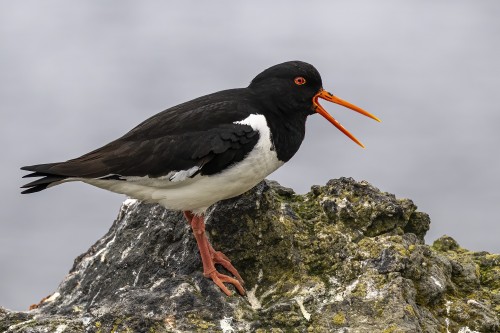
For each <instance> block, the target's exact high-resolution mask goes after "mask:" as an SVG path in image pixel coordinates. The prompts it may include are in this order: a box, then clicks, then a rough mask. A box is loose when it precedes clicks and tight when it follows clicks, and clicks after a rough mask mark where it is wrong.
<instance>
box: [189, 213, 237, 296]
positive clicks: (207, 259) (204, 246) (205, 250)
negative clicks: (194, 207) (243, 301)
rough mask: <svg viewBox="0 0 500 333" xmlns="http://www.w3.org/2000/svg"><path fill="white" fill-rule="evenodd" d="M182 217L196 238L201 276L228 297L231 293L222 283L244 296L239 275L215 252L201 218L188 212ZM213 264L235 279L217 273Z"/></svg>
mask: <svg viewBox="0 0 500 333" xmlns="http://www.w3.org/2000/svg"><path fill="white" fill-rule="evenodd" d="M184 216H185V217H186V219H187V220H188V222H189V224H190V225H191V229H193V234H194V237H195V238H196V243H197V244H198V249H199V251H200V256H201V261H202V263H203V275H204V276H205V277H209V278H211V279H212V280H213V281H214V283H215V284H216V285H217V286H219V288H220V289H221V290H222V291H223V292H224V293H225V294H226V295H228V296H230V295H231V292H230V291H229V289H227V287H226V286H225V285H224V283H225V282H226V283H231V284H232V285H234V286H235V287H236V289H237V290H238V292H239V293H240V294H241V295H245V289H244V288H243V286H242V283H243V280H242V279H241V276H240V274H239V273H238V271H237V270H236V268H234V266H233V265H232V264H231V261H229V259H228V258H227V257H226V256H225V255H224V254H223V253H222V252H220V251H215V250H214V248H213V247H212V245H211V244H210V242H209V241H208V239H207V236H206V234H205V221H204V218H203V216H196V215H194V214H193V213H191V212H189V211H185V212H184ZM215 264H220V265H222V266H223V267H224V268H225V269H227V270H228V271H229V272H231V274H233V275H234V276H235V277H236V278H237V279H234V278H232V277H230V276H227V275H224V274H221V273H219V272H218V271H217V270H216V269H215Z"/></svg>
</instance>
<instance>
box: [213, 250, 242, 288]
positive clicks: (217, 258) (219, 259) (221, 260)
mask: <svg viewBox="0 0 500 333" xmlns="http://www.w3.org/2000/svg"><path fill="white" fill-rule="evenodd" d="M212 250H213V249H212ZM211 254H212V260H213V262H214V264H219V265H221V266H222V267H224V268H225V269H227V270H228V271H229V273H231V274H233V276H234V277H236V279H237V280H238V281H239V283H240V285H244V284H245V282H244V281H243V279H242V278H241V276H240V273H238V271H237V270H236V268H234V266H233V265H232V264H231V260H229V258H228V257H226V255H225V254H224V253H222V252H220V251H213V252H212V253H211ZM240 294H241V293H240Z"/></svg>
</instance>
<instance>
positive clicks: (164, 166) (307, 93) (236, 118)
mask: <svg viewBox="0 0 500 333" xmlns="http://www.w3.org/2000/svg"><path fill="white" fill-rule="evenodd" d="M320 98H321V99H325V100H327V101H330V102H333V103H337V104H340V105H343V106H345V107H347V108H349V109H351V110H354V111H357V112H359V113H361V114H363V115H365V116H368V117H370V118H373V119H375V120H377V121H379V119H378V118H377V117H375V116H373V115H371V114H370V113H368V112H366V111H364V110H363V109H361V108H358V107H357V106H355V105H352V104H350V103H348V102H346V101H344V100H342V99H340V98H338V97H335V96H334V95H332V94H331V93H329V92H327V91H326V90H323V87H322V82H321V76H320V74H319V72H318V71H317V70H316V69H315V68H314V67H313V66H312V65H310V64H308V63H305V62H301V61H290V62H285V63H282V64H278V65H275V66H272V67H270V68H268V69H266V70H264V71H263V72H262V73H260V74H259V75H257V76H256V77H255V78H254V79H253V80H252V81H251V83H250V85H249V86H248V87H246V88H240V89H230V90H224V91H220V92H216V93H213V94H210V95H206V96H203V97H199V98H196V99H194V100H191V101H189V102H186V103H183V104H180V105H177V106H174V107H171V108H169V109H167V110H165V111H163V112H160V113H158V114H156V115H154V116H152V117H151V118H149V119H147V120H145V121H144V122H142V123H141V124H139V125H138V126H137V127H135V128H133V129H132V130H131V131H130V132H128V133H127V134H125V135H124V136H122V137H121V138H118V139H117V140H115V141H112V142H110V143H108V144H107V145H105V146H103V147H101V148H99V149H96V150H94V151H91V152H89V153H87V154H85V155H82V156H80V157H78V158H75V159H72V160H68V161H66V162H57V163H48V164H37V165H31V166H25V167H22V168H21V169H22V170H27V171H31V172H32V173H30V174H27V175H25V176H24V177H41V178H39V179H38V180H35V181H33V182H31V183H28V184H26V185H24V186H22V188H27V189H26V190H24V191H23V192H22V193H33V192H38V191H41V190H44V189H46V188H48V187H52V186H55V185H58V184H61V183H65V182H69V181H82V182H84V183H87V184H90V185H94V186H97V187H100V188H102V189H105V190H109V191H112V192H117V193H122V194H126V195H128V196H130V197H132V198H136V199H139V200H143V201H146V202H151V203H158V204H160V205H162V206H164V207H166V208H170V209H177V210H181V211H183V212H184V216H185V217H186V219H187V221H188V222H189V223H190V225H191V228H192V230H193V233H194V236H195V238H196V241H197V244H198V248H199V251H200V255H201V259H202V262H203V274H204V276H206V277H209V278H211V279H212V280H213V281H214V282H215V283H216V284H217V286H219V287H220V289H222V291H223V292H224V293H226V294H227V295H231V292H230V291H229V289H228V288H227V287H226V286H225V285H224V283H229V284H232V285H234V286H235V287H236V289H237V290H238V292H239V293H240V294H242V295H244V293H245V290H244V288H243V280H242V278H241V276H240V275H239V274H238V271H237V270H236V269H235V268H234V267H233V265H232V264H231V262H230V260H229V259H228V258H227V257H226V256H225V255H224V254H222V253H221V252H219V251H215V250H214V248H213V247H212V246H211V245H210V243H209V241H208V239H207V237H206V235H205V224H204V212H205V211H206V209H207V208H208V207H209V206H211V205H212V204H214V203H216V202H218V201H220V200H224V199H228V198H231V197H235V196H237V195H240V194H242V193H244V192H246V191H248V190H249V189H251V188H252V187H254V186H255V185H256V184H258V183H259V182H260V181H261V180H262V179H264V178H265V177H266V176H267V175H269V174H270V173H272V172H273V171H275V170H276V169H278V168H279V167H280V166H282V165H283V164H284V163H285V162H287V161H288V160H289V159H290V158H291V157H292V156H293V155H294V154H295V153H296V152H297V150H298V149H299V146H300V144H301V143H302V140H303V139H304V134H305V125H306V119H307V117H308V116H309V115H312V114H314V113H319V114H320V115H322V116H323V117H325V118H326V119H327V120H328V121H329V122H331V123H332V124H333V125H334V126H336V127H337V128H338V129H339V130H341V131H342V132H343V133H344V134H346V135H347V136H348V137H349V138H351V139H352V140H353V141H355V142H356V143H357V144H359V145H360V146H363V145H362V144H361V142H359V141H358V140H357V139H356V138H355V137H354V136H353V135H351V134H350V133H349V132H348V131H347V130H346V129H345V128H344V127H342V125H340V124H339V123H338V122H337V120H335V119H334V118H333V117H332V116H330V115H329V114H328V113H327V112H326V111H325V109H323V107H322V106H321V105H320V104H319V103H318V99H320ZM215 264H220V265H222V266H223V267H225V268H226V269H227V270H228V271H229V272H230V273H231V274H232V275H233V276H234V278H233V277H231V276H228V275H224V274H221V273H219V272H218V271H217V270H216V268H215Z"/></svg>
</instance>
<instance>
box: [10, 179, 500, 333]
mask: <svg viewBox="0 0 500 333" xmlns="http://www.w3.org/2000/svg"><path fill="white" fill-rule="evenodd" d="M429 224H430V219H429V217H428V216H427V214H425V213H422V212H419V211H417V207H416V206H415V205H414V204H413V202H412V201H411V200H408V199H397V198H396V197H395V196H394V195H392V194H388V193H384V192H381V191H379V190H378V189H376V188H375V187H373V186H371V185H370V184H368V183H367V182H356V181H354V180H353V179H350V178H349V179H348V178H341V179H337V180H331V181H329V182H328V183H327V184H326V186H313V188H312V189H311V192H310V193H308V194H305V195H296V194H295V193H294V192H293V191H292V190H290V189H287V188H284V187H281V186H280V185H279V184H277V183H275V182H271V181H265V182H262V183H260V184H259V185H258V186H257V187H255V188H254V189H253V190H251V191H249V192H248V193H246V194H244V195H242V196H240V197H238V198H234V199H230V200H226V201H224V202H221V203H219V204H217V205H215V206H214V207H212V208H211V209H210V211H209V212H208V214H207V231H208V234H209V236H210V237H211V239H212V243H213V245H214V247H215V248H216V249H218V250H221V251H223V252H224V253H225V254H226V255H227V256H228V257H229V258H231V259H232V262H233V265H234V266H235V267H236V268H238V270H239V272H240V274H241V276H242V277H243V278H244V279H245V282H246V285H245V287H246V289H247V291H248V294H247V296H246V297H242V296H239V295H237V294H236V295H234V296H232V297H227V296H225V295H224V294H223V293H222V292H220V290H219V289H218V288H217V287H216V286H215V284H213V283H212V282H211V281H210V280H208V279H206V278H204V277H203V275H202V265H201V261H200V258H199V254H198V251H197V247H196V242H195V240H194V237H192V235H191V231H190V230H189V226H188V225H187V223H186V222H185V220H184V218H183V216H182V214H181V213H180V212H175V211H169V210H166V209H164V208H162V207H159V206H157V205H150V204H144V203H140V202H137V201H135V200H127V201H125V203H124V204H123V206H122V208H121V210H120V214H119V216H118V218H117V220H116V221H115V222H114V224H113V226H112V227H111V229H110V230H109V232H108V233H107V234H106V235H105V236H104V237H103V238H102V239H100V240H99V241H98V242H97V243H96V244H94V245H93V246H92V247H91V248H90V249H89V250H88V251H87V252H86V253H85V254H82V255H81V256H80V257H78V258H77V259H76V260H75V263H74V266H73V268H72V269H71V271H70V273H69V274H68V275H67V276H66V277H65V278H64V280H63V281H62V283H61V284H60V285H59V287H58V289H57V290H56V292H55V293H54V294H53V295H51V296H50V297H49V298H48V299H46V300H44V301H43V302H42V303H41V304H40V305H39V307H38V308H37V309H35V310H32V311H29V312H18V313H15V312H9V311H6V310H0V331H3V330H6V331H7V332H46V331H49V332H50V331H54V332H59V333H61V332H226V333H228V332H239V331H241V332H474V331H476V332H498V331H500V328H499V327H500V326H499V314H500V255H494V254H489V253H486V252H470V251H467V250H465V249H462V248H460V246H459V245H458V244H457V242H456V241H454V240H453V239H451V238H450V237H446V236H445V237H442V238H440V239H439V240H437V241H436V242H435V243H434V245H433V246H428V245H425V244H424V236H425V233H426V231H427V230H428V229H429Z"/></svg>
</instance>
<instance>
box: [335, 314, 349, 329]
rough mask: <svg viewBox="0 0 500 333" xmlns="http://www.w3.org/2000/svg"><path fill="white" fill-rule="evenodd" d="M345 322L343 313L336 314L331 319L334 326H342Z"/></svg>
mask: <svg viewBox="0 0 500 333" xmlns="http://www.w3.org/2000/svg"><path fill="white" fill-rule="evenodd" d="M346 322H347V320H346V317H345V314H344V313H343V312H337V313H335V314H334V315H333V317H332V323H333V324H334V325H336V326H343V325H345V323H346Z"/></svg>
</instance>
